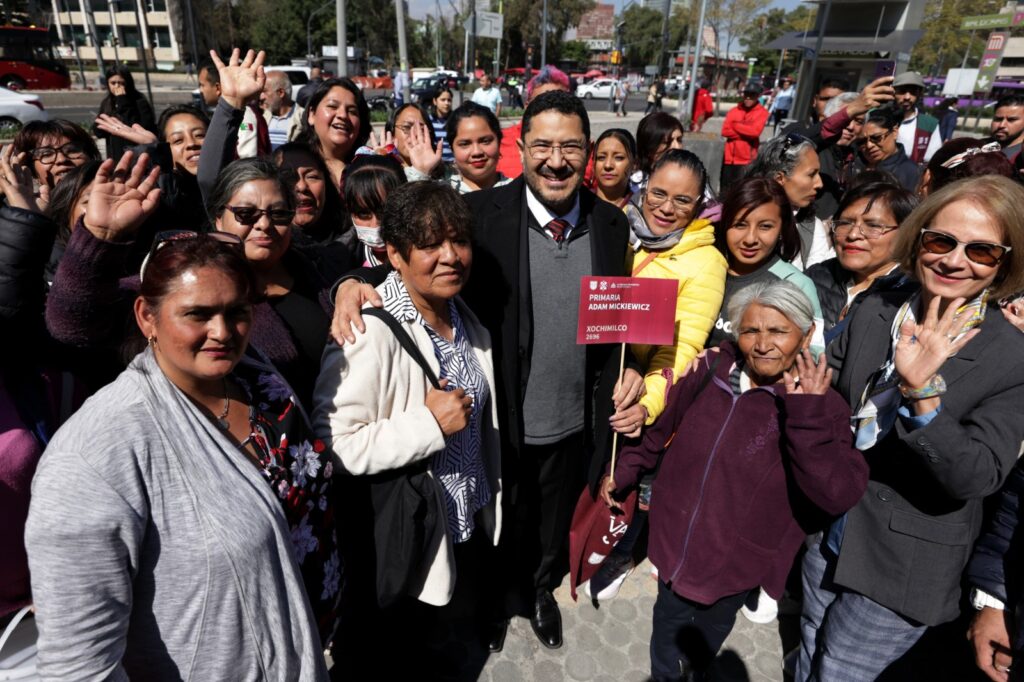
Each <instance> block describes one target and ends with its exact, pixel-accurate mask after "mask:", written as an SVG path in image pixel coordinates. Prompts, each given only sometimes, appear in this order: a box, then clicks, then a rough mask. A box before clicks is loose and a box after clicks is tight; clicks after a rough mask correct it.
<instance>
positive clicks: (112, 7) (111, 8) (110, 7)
mask: <svg viewBox="0 0 1024 682" xmlns="http://www.w3.org/2000/svg"><path fill="white" fill-rule="evenodd" d="M107 14H109V15H110V42H111V43H112V44H113V45H114V63H115V64H116V65H118V66H121V54H120V53H119V52H118V50H117V44H118V43H119V42H121V40H120V37H119V36H118V35H117V0H110V2H108V3H107Z"/></svg>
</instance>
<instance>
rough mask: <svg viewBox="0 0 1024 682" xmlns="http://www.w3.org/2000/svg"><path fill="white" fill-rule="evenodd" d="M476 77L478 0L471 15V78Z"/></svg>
mask: <svg viewBox="0 0 1024 682" xmlns="http://www.w3.org/2000/svg"><path fill="white" fill-rule="evenodd" d="M475 77H476V0H473V11H472V14H470V15H469V78H470V80H472V79H473V78H475Z"/></svg>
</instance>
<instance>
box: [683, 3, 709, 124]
mask: <svg viewBox="0 0 1024 682" xmlns="http://www.w3.org/2000/svg"><path fill="white" fill-rule="evenodd" d="M707 9H708V0H701V1H700V19H699V20H698V21H697V48H696V50H695V51H694V57H693V75H692V76H690V87H689V91H688V92H687V94H686V111H684V112H683V121H685V122H686V123H687V124H688V123H689V122H690V119H691V118H693V94H694V92H695V91H696V87H697V72H698V70H699V69H700V60H701V58H702V57H703V56H704V55H703V52H704V15H705V13H706V12H707Z"/></svg>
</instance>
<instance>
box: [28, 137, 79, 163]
mask: <svg viewBox="0 0 1024 682" xmlns="http://www.w3.org/2000/svg"><path fill="white" fill-rule="evenodd" d="M57 152H60V153H61V154H63V155H64V158H65V159H67V160H68V161H81V160H82V159H84V158H85V157H86V153H85V149H83V148H82V145H80V144H78V143H77V142H68V143H67V144H66V145H64V146H62V147H36V148H35V149H33V150H32V158H33V159H35V160H36V161H38V162H39V163H41V164H43V165H44V166H49V165H50V164H52V163H53V162H54V161H56V160H57Z"/></svg>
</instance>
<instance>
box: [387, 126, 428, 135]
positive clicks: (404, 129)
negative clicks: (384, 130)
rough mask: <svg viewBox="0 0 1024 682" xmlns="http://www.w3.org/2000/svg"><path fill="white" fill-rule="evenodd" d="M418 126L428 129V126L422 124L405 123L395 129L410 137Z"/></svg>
mask: <svg viewBox="0 0 1024 682" xmlns="http://www.w3.org/2000/svg"><path fill="white" fill-rule="evenodd" d="M417 126H419V127H420V128H426V127H427V126H426V125H424V124H422V123H403V124H402V125H400V126H395V129H396V130H401V131H402V132H403V133H405V134H406V135H408V134H409V131H410V130H412V129H413V128H415V127H417Z"/></svg>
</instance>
